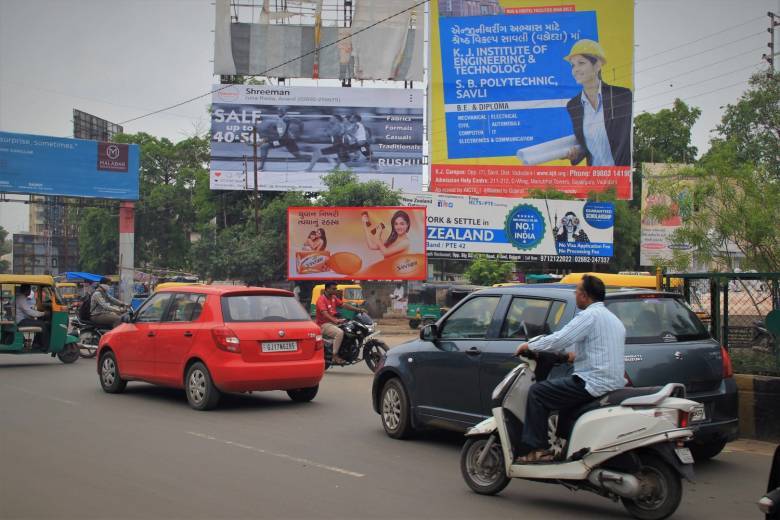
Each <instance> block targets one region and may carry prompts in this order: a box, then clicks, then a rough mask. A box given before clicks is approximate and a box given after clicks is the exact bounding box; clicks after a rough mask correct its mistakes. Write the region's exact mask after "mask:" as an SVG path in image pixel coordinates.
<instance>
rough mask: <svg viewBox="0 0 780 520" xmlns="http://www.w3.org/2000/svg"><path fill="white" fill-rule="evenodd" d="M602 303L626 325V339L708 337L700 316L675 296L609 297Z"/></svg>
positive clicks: (627, 340)
mask: <svg viewBox="0 0 780 520" xmlns="http://www.w3.org/2000/svg"><path fill="white" fill-rule="evenodd" d="M605 303H606V305H607V308H608V309H609V310H611V311H612V312H613V313H614V314H615V316H617V317H618V318H620V321H622V322H623V325H624V326H625V327H626V342H627V343H642V342H647V341H648V340H651V341H654V340H659V341H668V340H667V339H666V338H665V337H666V336H667V335H668V334H671V335H672V336H674V338H675V339H676V340H677V341H691V340H699V339H706V338H709V337H710V335H709V333H708V332H707V329H706V328H705V327H704V325H703V324H702V322H701V320H699V318H698V317H697V316H696V315H695V314H694V313H693V312H692V311H691V310H690V309H689V308H688V307H687V306H686V305H685V304H683V303H682V302H681V301H680V300H678V299H676V298H664V297H657V296H652V297H643V298H631V299H609V300H607V301H606V302H605ZM662 338H663V339H662Z"/></svg>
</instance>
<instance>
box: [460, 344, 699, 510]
mask: <svg viewBox="0 0 780 520" xmlns="http://www.w3.org/2000/svg"><path fill="white" fill-rule="evenodd" d="M538 339H539V337H537V338H534V339H532V340H531V341H530V342H533V341H535V340H538ZM564 359H565V358H563V357H561V356H560V355H558V354H551V353H547V352H538V353H535V352H532V351H529V352H528V353H527V354H524V355H523V358H521V362H520V364H518V365H517V366H516V367H515V368H513V369H512V370H511V371H510V372H509V373H508V374H507V375H506V377H505V378H504V379H503V380H502V381H501V382H500V383H499V384H498V386H496V388H495V389H494V390H493V394H492V412H493V417H490V418H488V419H486V420H484V421H482V422H481V423H479V424H477V425H476V426H474V427H473V428H471V429H469V430H468V431H467V432H466V437H467V440H466V443H465V444H464V446H463V449H462V451H461V461H460V464H461V473H462V475H463V478H464V480H465V481H466V484H467V485H468V486H469V487H470V488H471V489H472V490H473V491H475V492H477V493H479V494H482V495H495V494H497V493H499V492H500V491H501V490H503V489H504V488H505V487H506V486H507V485H508V484H509V481H510V479H512V478H522V479H528V480H534V481H537V482H546V483H552V484H560V485H562V486H564V487H566V488H568V489H570V490H572V491H576V490H586V491H590V492H593V493H596V494H598V495H601V496H604V497H607V498H610V499H612V500H615V501H618V500H621V501H622V502H623V506H624V507H625V508H626V509H627V510H628V512H629V513H630V514H631V515H632V516H634V517H636V518H640V519H643V520H660V519H662V518H666V517H668V516H669V515H671V514H672V513H674V511H675V510H676V509H677V506H678V505H679V504H680V501H681V499H682V483H681V477H684V478H686V479H687V480H691V479H692V478H693V455H692V454H691V452H690V450H689V449H688V448H686V447H684V442H685V441H688V440H690V439H691V438H692V437H693V429H692V427H691V425H692V423H693V422H695V421H696V420H702V418H703V417H704V413H703V412H704V409H703V405H701V404H699V403H696V402H694V401H690V400H688V399H685V387H684V386H683V385H681V384H679V383H669V384H667V385H666V386H663V387H646V388H631V387H627V388H622V389H619V390H615V391H612V392H610V393H608V394H606V395H605V396H603V397H601V398H600V399H594V400H593V401H591V402H588V403H586V404H584V405H582V406H580V407H579V408H577V409H575V410H573V411H570V412H568V413H566V414H558V416H557V418H556V417H555V416H554V415H553V416H551V418H550V420H549V421H548V435H549V439H550V441H551V442H550V444H551V446H552V447H553V452H554V453H555V457H554V460H553V461H552V462H544V463H541V462H539V463H526V464H517V463H515V457H516V456H517V455H518V453H517V451H518V450H517V447H518V446H517V444H519V439H520V435H521V433H522V428H523V421H524V420H525V410H526V401H527V397H528V390H529V388H530V387H531V385H532V384H533V383H534V382H535V381H537V380H539V381H541V380H544V379H546V378H547V375H548V374H549V372H550V371H551V369H552V367H553V366H555V365H556V364H561V363H563V362H564Z"/></svg>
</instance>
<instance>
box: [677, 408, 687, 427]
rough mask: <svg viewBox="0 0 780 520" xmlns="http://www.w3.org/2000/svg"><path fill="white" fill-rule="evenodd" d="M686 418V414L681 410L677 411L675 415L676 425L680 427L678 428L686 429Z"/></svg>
mask: <svg viewBox="0 0 780 520" xmlns="http://www.w3.org/2000/svg"><path fill="white" fill-rule="evenodd" d="M688 417H689V414H688V412H683V411H682V410H680V411H679V413H678V414H677V424H678V425H679V426H680V428H687V427H688Z"/></svg>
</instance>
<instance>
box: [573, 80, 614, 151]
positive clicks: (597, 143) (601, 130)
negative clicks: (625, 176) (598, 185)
mask: <svg viewBox="0 0 780 520" xmlns="http://www.w3.org/2000/svg"><path fill="white" fill-rule="evenodd" d="M580 99H581V100H582V109H583V119H582V133H583V135H584V136H585V145H586V146H587V147H588V151H589V152H590V155H591V156H592V162H591V164H592V165H593V166H615V159H614V158H613V157H612V148H611V147H610V145H609V137H608V136H607V127H606V125H605V124H604V102H603V100H602V97H601V83H599V93H598V104H597V105H596V108H593V105H591V104H590V101H588V96H586V95H585V91H583V92H582V94H581V95H580Z"/></svg>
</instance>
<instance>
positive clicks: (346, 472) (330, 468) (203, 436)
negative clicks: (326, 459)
mask: <svg viewBox="0 0 780 520" xmlns="http://www.w3.org/2000/svg"><path fill="white" fill-rule="evenodd" d="M187 433H188V434H189V435H193V436H195V437H199V438H201V439H207V440H210V441H216V442H219V443H220V444H224V445H226V446H235V447H236V448H242V449H245V450H249V451H254V452H255V453H262V454H263V455H270V456H272V457H278V458H280V459H286V460H290V461H293V462H300V463H301V464H304V465H306V466H312V467H315V468H320V469H325V470H328V471H333V472H335V473H341V474H342V475H348V476H350V477H357V478H360V477H365V475H364V474H363V473H356V472H354V471H349V470H346V469H344V468H339V467H336V466H328V465H326V464H320V463H318V462H314V461H311V460H309V459H302V458H300V457H293V456H291V455H287V454H285V453H275V452H273V451H268V450H264V449H262V448H256V447H254V446H249V445H247V444H241V443H239V442H233V441H228V440H225V439H218V438H217V437H214V436H212V435H206V434H205V433H198V432H187Z"/></svg>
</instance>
